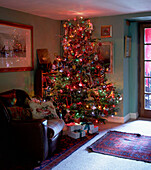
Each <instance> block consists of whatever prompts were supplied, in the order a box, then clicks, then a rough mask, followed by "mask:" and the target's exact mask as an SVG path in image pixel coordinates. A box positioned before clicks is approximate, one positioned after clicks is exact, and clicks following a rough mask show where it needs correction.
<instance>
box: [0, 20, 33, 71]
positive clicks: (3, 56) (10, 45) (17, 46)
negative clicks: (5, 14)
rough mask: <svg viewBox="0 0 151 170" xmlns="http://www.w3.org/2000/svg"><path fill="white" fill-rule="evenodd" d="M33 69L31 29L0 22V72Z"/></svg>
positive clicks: (26, 26) (27, 26) (21, 25)
mask: <svg viewBox="0 0 151 170" xmlns="http://www.w3.org/2000/svg"><path fill="white" fill-rule="evenodd" d="M33 68H34V60H33V27H32V26H29V25H24V24H17V23H12V22H8V21H0V72H15V71H31V70H33Z"/></svg>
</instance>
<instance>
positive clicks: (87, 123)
mask: <svg viewBox="0 0 151 170" xmlns="http://www.w3.org/2000/svg"><path fill="white" fill-rule="evenodd" d="M81 125H82V126H83V125H85V127H84V130H86V129H88V130H87V132H88V133H89V130H90V125H93V123H92V122H82V123H81Z"/></svg>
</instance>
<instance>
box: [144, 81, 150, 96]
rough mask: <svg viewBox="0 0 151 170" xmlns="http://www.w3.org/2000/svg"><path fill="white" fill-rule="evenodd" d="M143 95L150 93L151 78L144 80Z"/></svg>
mask: <svg viewBox="0 0 151 170" xmlns="http://www.w3.org/2000/svg"><path fill="white" fill-rule="evenodd" d="M144 84H145V93H147V92H151V78H145V83H144Z"/></svg>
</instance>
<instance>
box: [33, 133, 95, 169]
mask: <svg viewBox="0 0 151 170" xmlns="http://www.w3.org/2000/svg"><path fill="white" fill-rule="evenodd" d="M96 135H97V133H95V134H92V135H87V136H85V137H82V138H79V139H73V138H71V137H69V136H66V135H64V136H63V138H62V139H61V145H60V147H59V149H58V150H57V151H56V152H55V153H54V154H53V156H51V157H50V158H47V160H45V161H43V162H42V163H41V165H40V166H38V167H36V168H34V170H40V169H43V170H44V169H51V168H53V167H54V166H56V165H57V164H58V163H59V162H61V161H62V160H64V159H65V158H67V157H68V156H69V155H71V154H72V153H73V152H74V151H76V150H77V149H79V148H80V147H81V146H82V145H83V144H85V143H86V142H88V141H89V140H90V139H92V138H93V137H95V136H96Z"/></svg>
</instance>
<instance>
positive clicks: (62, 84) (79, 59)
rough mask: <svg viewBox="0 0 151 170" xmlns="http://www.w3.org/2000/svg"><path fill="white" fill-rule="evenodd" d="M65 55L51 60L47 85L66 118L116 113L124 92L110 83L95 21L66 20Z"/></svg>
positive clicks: (93, 117) (96, 118)
mask: <svg viewBox="0 0 151 170" xmlns="http://www.w3.org/2000/svg"><path fill="white" fill-rule="evenodd" d="M63 26H64V36H63V40H62V47H63V56H56V59H55V60H54V62H53V64H52V72H54V73H55V74H54V76H53V77H50V79H51V87H48V88H47V91H49V95H50V96H51V97H52V98H53V100H54V102H55V103H56V105H57V109H58V111H59V112H61V113H63V119H64V120H65V122H71V121H74V119H75V118H80V119H81V120H82V121H85V122H88V121H96V122H98V121H102V120H104V118H105V117H106V116H109V115H114V114H115V112H116V111H117V109H118V108H117V107H116V106H117V104H118V103H119V101H120V100H121V95H120V94H119V93H118V92H117V91H116V88H115V87H114V85H113V84H112V83H107V78H106V73H105V72H106V71H107V70H108V69H109V68H105V67H104V63H103V60H102V57H101V54H100V50H99V47H100V46H101V42H100V41H99V40H97V39H92V38H91V36H92V32H93V24H92V23H91V22H90V20H89V19H83V18H82V17H81V18H80V19H76V18H75V19H74V20H73V21H70V20H68V21H66V22H65V23H64V25H63Z"/></svg>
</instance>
